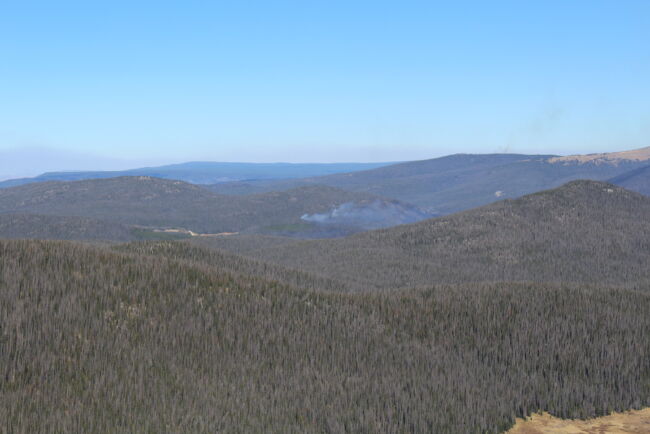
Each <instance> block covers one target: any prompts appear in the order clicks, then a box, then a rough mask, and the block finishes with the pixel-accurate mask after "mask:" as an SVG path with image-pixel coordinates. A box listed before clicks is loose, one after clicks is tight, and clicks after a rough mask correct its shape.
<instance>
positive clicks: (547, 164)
mask: <svg viewBox="0 0 650 434" xmlns="http://www.w3.org/2000/svg"><path fill="white" fill-rule="evenodd" d="M583 157H584V158H583ZM648 158H650V148H644V149H640V150H637V151H629V152H624V153H613V154H597V156H590V157H587V156H572V157H555V156H551V155H517V154H488V155H467V154H457V155H450V156H447V157H442V158H436V159H432V160H424V161H414V162H407V163H400V164H394V165H390V166H386V167H380V168H377V169H372V170H365V171H361V172H354V173H345V174H336V175H329V176H323V177H312V178H305V179H293V180H270V181H256V182H245V183H242V182H236V183H224V184H219V185H213V186H211V187H210V188H211V189H212V190H213V191H215V192H219V193H222V194H251V193H253V192H263V191H269V190H282V189H287V188H294V187H295V186H297V185H310V184H323V185H330V186H333V187H337V188H340V189H344V190H350V191H361V192H366V193H371V194H375V195H378V196H382V197H386V198H392V199H397V200H400V201H404V202H407V203H411V204H414V205H416V206H418V207H420V208H422V209H424V210H426V211H427V212H429V213H432V214H439V215H444V214H451V213H454V212H458V211H463V210H467V209H471V208H475V207H477V206H481V205H485V204H488V203H492V202H495V201H497V200H499V199H505V198H516V197H520V196H523V195H525V194H529V193H534V192H537V191H541V190H545V189H549V188H554V187H558V186H560V185H562V184H565V183H566V182H569V181H572V180H577V179H591V180H607V179H610V178H612V177H615V176H618V175H621V174H623V173H625V172H628V171H630V170H634V169H637V168H639V167H643V166H647V165H648V161H649V160H648Z"/></svg>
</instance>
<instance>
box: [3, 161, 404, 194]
mask: <svg viewBox="0 0 650 434" xmlns="http://www.w3.org/2000/svg"><path fill="white" fill-rule="evenodd" d="M388 164H391V163H213V162H190V163H182V164H171V165H167V166H160V167H144V168H139V169H130V170H121V171H79V172H51V173H44V174H42V175H39V176H36V177H33V178H20V179H10V180H6V181H3V182H0V188H7V187H15V186H17V185H23V184H31V183H34V182H45V181H79V180H84V179H99V178H116V177H120V176H151V177H156V178H162V179H174V180H178V181H185V182H189V183H192V184H214V183H219V182H226V181H239V180H260V179H278V178H282V179H286V178H304V177H309V176H322V175H330V174H335V173H342V172H355V171H358V170H367V169H374V168H377V167H381V166H385V165H388Z"/></svg>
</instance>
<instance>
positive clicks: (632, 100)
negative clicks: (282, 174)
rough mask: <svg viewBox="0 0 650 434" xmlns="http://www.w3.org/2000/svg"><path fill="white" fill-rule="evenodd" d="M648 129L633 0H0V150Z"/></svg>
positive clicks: (529, 141)
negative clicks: (442, 0)
mask: <svg viewBox="0 0 650 434" xmlns="http://www.w3.org/2000/svg"><path fill="white" fill-rule="evenodd" d="M649 138H650V1H647V0H639V1H631V0H629V1H628V0H616V1H614V0H612V1H599V0H591V1H577V0H576V1H572V0H564V1H551V0H544V1H498V0H495V1H447V2H435V1H422V2H420V1H393V2H386V1H350V0H348V1H295V2H290V1H265V2H253V1H232V2H221V1H212V2H207V1H206V2H197V1H177V2H165V1H156V2H149V1H128V2H126V1H111V2H87V1H83V2H81V1H80V2H68V1H49V2H37V1H24V2H22V1H21V2H18V1H5V2H0V158H3V155H4V158H5V161H9V159H10V157H11V156H12V155H13V160H12V161H20V160H21V158H22V159H23V160H25V161H27V157H25V156H30V157H29V158H35V159H37V160H38V158H39V155H42V156H49V157H40V158H41V160H43V161H32V163H34V164H36V163H38V164H41V165H45V166H47V164H48V161H47V160H50V161H52V162H53V163H52V164H51V165H56V164H58V165H59V166H62V165H63V166H65V164H64V163H61V162H58V163H56V164H55V163H54V161H55V160H57V159H56V158H51V156H52V154H53V153H54V154H57V153H58V155H61V156H66V155H69V156H73V157H74V158H72V157H71V158H72V160H74V161H75V162H74V164H75V165H76V166H79V165H84V164H86V165H88V166H89V168H90V166H92V168H96V167H98V166H101V165H102V164H103V165H105V166H107V167H108V166H111V167H117V166H128V165H132V164H136V163H137V164H141V163H142V164H144V163H153V164H156V163H163V162H172V161H174V162H179V161H188V160H213V161H260V162H269V161H295V162H304V161H323V162H332V161H385V160H389V161H395V160H409V159H424V158H432V157H436V156H440V155H445V154H450V153H455V152H481V153H483V152H519V153H557V154H569V153H582V152H601V151H615V150H623V149H631V148H638V147H643V146H649V145H650V139H649ZM15 155H22V156H23V157H20V158H17V157H15ZM32 156H33V157H32ZM84 158H86V160H84ZM60 160H62V161H63V160H65V158H64V157H61V159H60ZM84 161H85V162H86V163H84ZM16 164H19V163H16ZM39 167H40V166H39ZM56 168H68V167H53V169H56ZM77 168H80V167H77ZM0 169H1V168H0ZM5 170H8V169H7V168H5ZM16 170H17V169H16ZM2 175H3V174H2V173H0V177H1V176H2Z"/></svg>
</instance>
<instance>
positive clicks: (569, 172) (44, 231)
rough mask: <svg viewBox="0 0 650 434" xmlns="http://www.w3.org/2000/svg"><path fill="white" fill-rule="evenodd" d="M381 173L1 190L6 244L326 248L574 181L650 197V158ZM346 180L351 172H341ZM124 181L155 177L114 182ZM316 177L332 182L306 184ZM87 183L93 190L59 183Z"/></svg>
mask: <svg viewBox="0 0 650 434" xmlns="http://www.w3.org/2000/svg"><path fill="white" fill-rule="evenodd" d="M376 166H381V164H379V163H377V164H355V163H351V164H304V165H303V164H298V165H294V164H245V163H242V164H240V163H186V164H179V165H171V166H163V167H159V168H148V169H134V170H130V171H125V172H70V173H59V174H44V175H41V176H39V177H36V178H29V179H23V180H13V181H6V182H4V183H0V184H1V185H4V186H5V188H0V214H4V215H5V216H4V217H3V221H2V222H0V236H4V237H11V238H16V237H21V236H23V237H26V238H61V239H113V240H127V239H137V238H143V237H144V238H145V239H150V238H153V239H162V238H169V239H172V238H183V237H189V236H192V235H191V234H192V233H194V235H208V234H213V235H214V234H221V233H233V232H238V233H249V234H253V233H254V234H266V235H276V236H277V235H281V236H290V237H299V238H331V237H340V236H344V235H350V234H353V233H356V232H360V231H366V230H372V229H379V228H385V227H390V226H396V225H400V224H407V223H414V222H418V221H420V220H424V219H427V218H430V217H435V216H441V215H449V214H453V213H456V212H459V211H464V210H467V209H472V208H476V207H479V206H482V205H486V204H489V203H492V202H497V201H500V200H503V199H511V198H517V197H521V196H523V195H526V194H530V193H534V192H537V191H541V190H545V189H549V188H554V187H557V186H559V185H562V184H564V183H566V182H569V181H572V180H576V179H590V180H608V181H610V182H611V183H613V184H616V185H620V186H623V187H625V188H627V189H630V190H633V191H637V192H640V193H642V194H646V195H650V148H644V149H639V150H635V151H625V152H616V153H609V154H591V155H576V156H568V157H557V156H552V155H517V154H489V155H467V154H457V155H451V156H447V157H442V158H436V159H431V160H423V161H414V162H408V163H398V164H390V165H384V166H381V167H376ZM368 167H372V168H370V169H368ZM364 168H365V169H368V170H359V169H364ZM342 170H353V171H351V172H346V173H335V172H338V171H342ZM122 173H143V174H154V175H158V176H157V177H154V176H149V175H139V176H120V177H115V176H114V175H116V174H122ZM314 173H316V174H323V173H329V174H327V175H323V176H308V177H299V176H302V175H305V174H312V175H313V174H314ZM246 176H249V177H256V178H257V179H256V180H248V181H245V182H220V183H218V184H211V185H203V186H200V185H196V184H192V183H189V182H185V181H181V180H177V179H163V178H184V179H191V180H193V181H194V182H197V183H200V182H205V181H210V180H212V181H214V180H215V179H217V178H218V179H221V180H225V179H231V178H230V177H246ZM86 177H90V178H92V179H81V180H77V181H62V180H56V179H64V178H72V179H76V178H86ZM274 177H275V178H278V177H282V178H283V179H271V178H274ZM45 179H55V180H54V181H53V180H50V181H44V180H45ZM21 183H22V185H14V186H13V187H10V185H13V184H21ZM7 214H11V215H13V217H12V218H8V217H7V216H6V215H7ZM46 216H49V218H47V219H46V218H45V217H46ZM53 216H57V217H58V219H56V221H55V220H54V219H53ZM67 217H70V218H71V219H70V220H66V218H67ZM80 218H83V219H85V220H79V219H80ZM30 222H32V223H33V224H30ZM38 222H40V223H38ZM116 225H117V226H116ZM31 226H33V227H31ZM103 227H105V229H102V228H103ZM74 228H78V230H77V231H75V229H74ZM171 230H176V231H175V232H171ZM127 234H130V235H128V236H127Z"/></svg>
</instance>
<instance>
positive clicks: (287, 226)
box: [0, 177, 428, 237]
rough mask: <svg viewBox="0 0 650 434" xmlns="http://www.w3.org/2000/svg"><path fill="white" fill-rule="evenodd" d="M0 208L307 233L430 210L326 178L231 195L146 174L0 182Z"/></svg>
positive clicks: (154, 224) (208, 228)
mask: <svg viewBox="0 0 650 434" xmlns="http://www.w3.org/2000/svg"><path fill="white" fill-rule="evenodd" d="M377 204H379V206H378V205H377ZM342 206H345V209H346V210H347V211H348V212H347V214H346V215H348V216H349V218H347V219H345V220H342V221H339V220H337V219H336V218H330V219H325V220H327V221H323V222H321V221H315V220H314V219H312V220H310V217H313V216H320V215H326V216H329V215H330V214H332V213H334V214H335V215H340V214H342V212H340V211H338V212H337V210H338V209H340V208H341V207H342ZM348 208H351V209H350V210H348ZM0 213H5V214H6V213H12V214H39V215H52V216H76V217H85V218H91V219H98V220H103V221H107V222H112V223H119V224H123V225H130V226H142V227H145V228H181V229H184V230H187V231H193V232H195V233H199V234H218V233H231V232H259V233H267V234H286V235H292V236H306V237H314V236H336V235H341V234H349V233H353V232H358V231H360V230H365V229H372V228H375V227H377V225H379V226H380V227H381V226H389V225H394V224H399V223H407V222H411V221H415V220H421V219H423V218H426V217H428V215H427V214H424V213H422V212H421V211H419V210H417V209H416V208H415V207H413V206H410V205H408V204H402V203H400V202H398V201H394V200H384V199H381V198H378V197H376V196H373V195H369V194H365V193H359V192H346V191H342V190H338V189H335V188H332V187H326V186H307V187H301V188H297V189H293V190H290V191H285V192H279V193H275V192H271V193H264V194H258V195H250V196H242V197H233V196H225V195H219V194H216V193H213V192H211V191H208V190H206V189H203V188H201V187H199V186H196V185H193V184H189V183H185V182H182V181H171V180H163V179H158V178H151V177H121V178H108V179H94V180H85V181H70V182H44V183H33V184H27V185H22V186H18V187H12V188H6V189H1V190H0ZM369 213H372V216H373V217H374V219H372V220H371V219H370V218H369V217H368V214H369ZM316 220H318V219H316Z"/></svg>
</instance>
